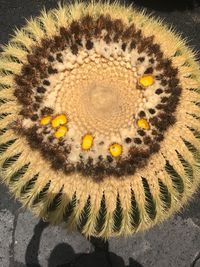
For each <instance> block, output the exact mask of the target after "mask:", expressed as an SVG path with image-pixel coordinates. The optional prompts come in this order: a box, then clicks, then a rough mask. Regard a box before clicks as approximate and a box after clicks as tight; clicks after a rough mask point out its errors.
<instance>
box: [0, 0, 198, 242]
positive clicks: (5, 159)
mask: <svg viewBox="0 0 200 267" xmlns="http://www.w3.org/2000/svg"><path fill="white" fill-rule="evenodd" d="M0 63H1V64H0V68H1V69H0V103H1V116H0V119H1V129H0V131H1V132H0V167H1V177H2V180H3V181H4V182H5V183H6V184H7V185H8V186H9V188H10V191H11V192H12V193H13V195H14V196H15V197H16V198H18V199H19V200H20V201H21V203H22V205H23V206H24V207H27V208H29V209H31V210H32V211H33V212H34V213H35V214H36V215H38V216H40V217H45V218H47V219H48V220H49V221H50V222H52V223H53V224H57V223H60V222H64V223H65V225H66V226H67V227H68V228H71V229H78V230H79V231H81V232H82V233H83V234H85V235H87V236H90V235H93V236H97V237H104V238H107V237H109V236H117V235H127V234H131V233H134V232H136V231H141V230H144V229H148V228H149V227H151V226H153V225H154V224H156V223H159V222H161V221H163V220H164V219H166V218H167V217H169V216H170V215H171V214H173V213H174V212H176V211H177V210H179V209H180V208H181V207H182V206H183V205H184V204H185V203H186V202H187V201H188V199H189V198H190V197H191V196H192V194H193V193H194V192H195V190H196V189H197V187H198V185H199V181H200V179H199V163H200V149H199V136H200V124H199V113H200V112H199V111H200V109H199V100H200V95H199V93H200V91H199V86H200V79H199V77H200V75H199V74H200V71H199V66H198V64H197V63H196V61H195V54H194V52H193V51H191V50H190V49H189V48H188V47H187V46H186V44H185V42H184V41H183V40H181V38H179V36H178V35H176V34H175V33H174V32H171V31H170V30H169V29H167V28H166V27H165V26H164V25H162V24H161V23H160V21H158V20H155V19H154V18H151V17H148V16H146V15H144V14H142V13H139V12H137V11H135V10H134V9H133V8H132V7H123V6H121V5H120V4H119V3H117V2H116V3H114V4H110V3H104V4H103V3H96V4H94V3H89V4H85V3H75V4H72V5H69V6H66V5H64V6H62V5H60V4H59V5H58V8H56V9H53V10H51V11H49V12H46V11H45V10H43V11H42V12H41V15H40V16H39V17H37V18H35V19H30V20H29V21H27V25H26V26H25V27H23V28H22V29H21V30H16V31H15V35H14V36H13V37H12V38H11V40H10V41H9V43H8V45H5V46H4V47H3V52H2V54H1V57H0Z"/></svg>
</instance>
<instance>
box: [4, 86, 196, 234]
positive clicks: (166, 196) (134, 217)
mask: <svg viewBox="0 0 200 267" xmlns="http://www.w3.org/2000/svg"><path fill="white" fill-rule="evenodd" d="M191 90H194V91H195V89H191ZM196 91H198V90H196ZM5 116H6V115H4V114H3V115H1V117H0V118H2V117H3V118H4V117H5ZM4 125H5V124H4ZM6 129H7V126H6V127H5V126H3V128H2V129H1V133H2V134H4V133H5V132H6ZM190 130H191V131H192V133H193V134H194V136H195V138H199V133H198V130H196V129H193V128H190ZM14 142H15V139H12V140H9V141H6V142H5V143H4V142H3V143H2V142H1V145H0V153H6V150H7V149H9V147H12V144H14ZM185 145H186V146H187V148H188V150H189V151H191V153H192V154H193V157H194V159H195V161H196V162H197V163H198V164H199V162H200V157H199V153H200V152H199V149H198V148H197V147H195V146H194V145H193V144H192V143H190V142H189V141H187V140H185ZM177 154H178V156H179V160H180V162H181V164H182V166H183V167H184V169H185V174H186V177H187V179H188V180H190V181H192V182H193V180H194V178H196V177H194V176H193V166H191V164H190V163H189V162H188V161H187V160H186V159H185V158H184V157H183V155H181V154H180V153H179V152H178V151H177ZM12 163H13V161H12ZM169 164H170V165H171V166H172V163H170V162H169ZM11 166H12V165H11ZM11 166H10V167H11ZM24 166H25V165H24ZM27 167H28V166H25V167H24V169H23V167H21V168H19V171H17V172H16V173H15V175H14V176H13V177H14V178H13V180H14V181H19V180H20V178H21V177H22V176H23V174H24V173H25V172H26V168H27ZM172 167H173V166H172ZM166 168H167V170H168V173H169V174H170V176H171V177H172V182H173V186H174V188H175V189H177V188H181V186H180V184H181V180H180V179H181V177H180V175H178V177H177V174H178V172H177V171H176V170H175V168H174V167H173V169H172V168H171V167H169V166H168V165H167V166H166ZM174 170H175V171H174ZM184 179H186V178H183V179H182V180H183V182H184ZM158 181H159V186H160V193H161V196H160V198H161V200H162V202H163V203H164V204H165V205H166V210H169V209H170V206H171V197H172V196H171V189H169V188H168V187H167V185H165V184H164V183H163V181H162V180H160V179H158ZM11 182H12V181H11ZM49 183H51V181H50V182H49ZM32 188H33V185H32V186H31V187H30V186H29V189H32ZM48 190H49V187H48V186H47V187H45V188H44V194H43V191H42V190H41V191H40V192H39V194H40V193H41V194H40V195H41V196H45V197H48V194H50V191H48ZM178 191H180V192H181V191H182V192H183V193H179V192H178ZM131 192H132V198H131V206H132V207H133V209H132V210H133V211H134V212H132V214H131V215H130V216H131V219H130V220H131V224H132V225H133V229H137V228H138V225H140V223H141V220H140V208H139V207H138V202H137V200H136V199H135V195H134V190H133V189H131ZM182 194H184V188H183V189H179V190H177V194H176V195H179V196H180V197H181V195H182ZM38 200H39V201H38V203H40V202H42V201H43V200H44V198H41V200H40V198H38ZM76 201H77V199H76V194H74V197H73V198H72V200H71V201H69V203H68V204H67V206H66V210H65V213H66V214H65V215H66V221H68V219H69V217H70V215H72V214H73V211H75V208H76ZM102 203H103V204H102V207H101V208H100V210H99V214H106V200H105V195H103V197H102ZM36 206H37V204H36ZM57 208H59V207H57ZM173 209H174V207H173ZM100 211H103V212H100ZM44 212H45V211H44ZM55 212H56V210H55ZM101 216H102V215H100V216H99V218H100V219H101V218H103V217H101ZM50 218H51V216H50ZM100 219H99V220H100ZM104 224H105V223H104V222H103V223H102V225H104ZM101 229H103V226H102V227H101ZM97 233H99V232H98V231H97ZM89 234H90V233H89ZM110 234H111V233H107V235H106V236H108V235H110Z"/></svg>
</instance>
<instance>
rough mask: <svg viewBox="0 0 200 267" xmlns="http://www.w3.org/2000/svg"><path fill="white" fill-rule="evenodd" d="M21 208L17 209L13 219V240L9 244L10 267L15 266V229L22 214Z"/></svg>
mask: <svg viewBox="0 0 200 267" xmlns="http://www.w3.org/2000/svg"><path fill="white" fill-rule="evenodd" d="M20 212H21V211H20V210H18V211H16V213H15V217H14V221H13V230H12V242H11V244H10V246H9V267H15V259H14V258H15V255H14V254H15V253H14V247H15V230H16V226H17V220H18V216H19V214H20Z"/></svg>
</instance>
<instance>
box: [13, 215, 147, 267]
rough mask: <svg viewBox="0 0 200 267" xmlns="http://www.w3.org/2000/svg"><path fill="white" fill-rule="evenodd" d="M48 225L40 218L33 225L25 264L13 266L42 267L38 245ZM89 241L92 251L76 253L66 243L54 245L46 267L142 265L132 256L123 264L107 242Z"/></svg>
mask: <svg viewBox="0 0 200 267" xmlns="http://www.w3.org/2000/svg"><path fill="white" fill-rule="evenodd" d="M48 225H49V224H48V223H47V222H43V221H42V220H40V221H39V223H38V224H37V225H36V226H35V228H34V234H33V236H32V238H31V240H30V242H29V244H28V246H27V249H26V256H25V262H26V265H24V264H23V263H19V262H15V267H25V266H26V267H42V266H41V265H40V264H39V260H38V254H39V246H40V239H41V236H42V232H43V230H44V229H45V228H46V227H48ZM90 242H91V244H92V245H93V246H94V251H93V252H92V253H78V254H76V253H75V252H74V250H73V248H72V247H71V246H70V245H69V244H67V243H60V244H58V245H56V247H55V248H54V249H53V250H52V252H51V254H50V257H49V259H48V267H94V266H95V267H144V266H142V265H141V264H140V263H138V262H137V261H135V260H134V259H132V258H129V265H128V266H125V263H124V260H123V259H122V258H121V257H119V256H117V255H116V254H114V253H112V252H109V251H108V243H107V242H106V243H104V242H102V241H99V239H95V238H91V240H90Z"/></svg>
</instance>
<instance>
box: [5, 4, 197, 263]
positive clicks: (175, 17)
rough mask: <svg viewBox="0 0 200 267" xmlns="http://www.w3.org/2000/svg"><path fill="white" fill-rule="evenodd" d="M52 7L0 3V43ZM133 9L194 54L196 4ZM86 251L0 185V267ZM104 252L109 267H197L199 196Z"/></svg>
mask: <svg viewBox="0 0 200 267" xmlns="http://www.w3.org/2000/svg"><path fill="white" fill-rule="evenodd" d="M56 3H57V1H53V0H46V1H44V0H24V1H23V0H15V1H14V0H0V43H6V42H7V41H8V39H9V34H11V33H12V29H13V28H14V26H17V27H20V26H21V25H23V24H24V23H25V19H24V18H29V17H30V16H35V15H38V14H39V10H40V9H41V8H42V7H43V6H46V8H47V9H49V8H53V7H55V6H56ZM129 3H130V1H129ZM135 4H136V6H137V7H139V8H144V7H146V8H147V12H153V13H154V14H155V15H156V16H160V17H161V18H163V19H164V20H165V21H166V23H169V24H170V25H173V26H174V27H175V28H176V29H177V30H178V31H180V32H182V36H183V37H184V38H187V39H188V41H189V44H190V45H191V46H192V47H193V48H195V49H196V50H199V51H200V46H199V44H200V3H199V2H198V1H193V0H180V1H177V0H174V1H168V0H136V1H135ZM92 249H93V248H92V245H91V243H90V242H89V241H87V240H86V239H85V238H84V237H82V236H81V235H80V234H79V233H67V232H66V231H65V230H64V229H62V228H61V227H53V226H49V225H48V223H44V222H42V221H39V220H38V219H37V218H35V217H34V216H33V215H32V214H31V213H30V212H28V211H24V210H23V209H22V208H21V207H20V204H19V203H18V202H17V201H14V200H13V199H12V198H11V197H10V195H9V193H8V191H7V189H6V188H5V186H3V185H0V267H23V266H29V267H39V266H41V267H46V266H48V267H54V266H57V265H60V266H61V265H62V264H66V265H63V266H70V265H67V263H69V262H70V261H71V260H72V259H74V258H75V256H77V255H80V253H88V252H89V251H93V250H92ZM109 251H110V253H111V254H112V258H113V259H115V260H116V262H118V263H116V264H113V265H112V266H114V267H118V266H125V265H126V266H129V267H133V266H134V267H200V192H199V193H197V194H196V195H195V197H194V199H193V201H191V202H190V203H189V205H188V206H187V207H186V208H185V209H183V210H182V211H180V212H179V213H178V214H176V215H175V216H174V217H172V218H170V219H169V220H167V221H165V222H164V223H163V224H161V225H158V226H155V227H154V228H152V229H151V230H149V231H148V232H145V233H139V234H136V235H133V236H131V237H129V238H122V237H120V238H111V239H110V240H109ZM91 261H93V262H94V264H93V266H94V267H95V266H97V264H98V262H100V261H101V260H100V258H98V257H97V258H96V261H95V259H94V258H91ZM119 264H121V265H119ZM77 266H87V265H77ZM90 266H91V265H90ZM98 266H101V265H98ZM109 266H111V265H109ZM102 267H103V265H102Z"/></svg>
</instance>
